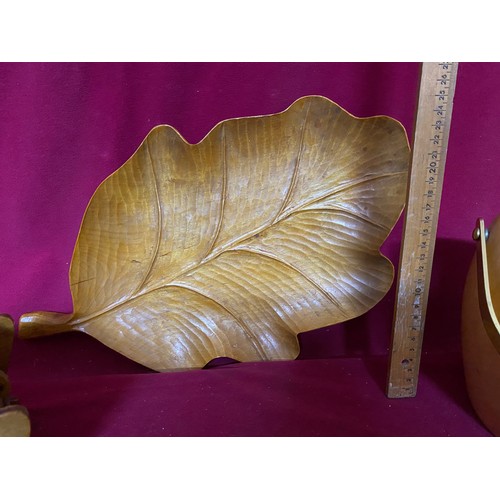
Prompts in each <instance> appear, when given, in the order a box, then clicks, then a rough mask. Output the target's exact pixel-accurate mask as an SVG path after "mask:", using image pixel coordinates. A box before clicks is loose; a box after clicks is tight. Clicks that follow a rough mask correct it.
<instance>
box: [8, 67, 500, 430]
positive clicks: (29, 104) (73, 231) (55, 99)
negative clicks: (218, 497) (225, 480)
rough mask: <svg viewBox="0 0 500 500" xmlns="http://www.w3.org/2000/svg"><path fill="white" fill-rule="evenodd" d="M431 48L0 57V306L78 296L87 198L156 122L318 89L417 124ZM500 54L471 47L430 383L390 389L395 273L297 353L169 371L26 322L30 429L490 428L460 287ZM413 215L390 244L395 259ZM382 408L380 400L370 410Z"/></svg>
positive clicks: (268, 109)
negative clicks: (111, 58)
mask: <svg viewBox="0 0 500 500" xmlns="http://www.w3.org/2000/svg"><path fill="white" fill-rule="evenodd" d="M418 77H419V65H418V64H417V63H349V64H348V63H126V64H122V63H85V64H84V63H74V64H73V63H57V64H56V63H36V64H30V63H20V64H13V63H3V64H0V117H1V120H0V175H1V182H2V203H0V231H1V234H2V242H1V245H0V312H3V313H8V314H10V315H11V316H13V317H14V319H15V320H16V321H17V319H18V317H19V316H20V315H21V314H22V313H24V312H30V311H35V310H54V311H60V312H70V310H71V297H70V293H69V285H68V277H67V275H68V270H69V263H70V260H71V254H72V250H73V246H74V242H75V239H76V237H77V233H78V229H79V224H80V221H81V217H82V215H83V213H84V210H85V207H86V205H87V203H88V201H89V199H90V197H91V195H92V194H93V192H94V190H95V189H96V188H97V186H98V185H99V183H100V182H101V181H102V180H104V179H105V178H106V177H107V176H108V175H109V174H110V173H112V172H113V171H114V170H116V169H117V168H118V167H119V166H120V165H122V164H123V163H124V162H125V161H126V160H127V159H128V158H129V157H130V156H131V154H132V153H133V152H134V151H135V149H136V148H137V147H138V145H139V144H140V142H141V141H142V139H143V138H144V137H145V135H146V134H147V133H148V131H149V130H150V129H151V128H152V127H154V126H155V125H158V124H162V123H166V124H170V125H172V126H174V127H175V128H177V130H179V132H180V133H181V134H182V135H183V136H184V137H185V138H186V139H187V140H188V141H189V142H198V141H200V140H201V139H202V138H203V137H204V136H205V135H206V134H207V133H208V131H209V130H210V129H211V128H212V127H213V126H214V125H215V124H216V123H218V122H219V121H221V120H224V119H227V118H232V117H239V116H250V115H257V114H268V113H275V112H279V111H282V110H284V109H285V108H287V107H288V106H289V105H290V104H291V103H292V102H293V101H294V100H296V99H297V98H299V97H302V96H304V95H310V94H320V95H323V96H326V97H328V98H330V99H332V100H333V101H335V102H337V103H338V104H340V105H341V106H342V107H344V108H345V109H347V110H348V111H349V112H351V113H352V114H354V115H356V116H371V115H377V114H386V115H390V116H392V117H394V118H396V119H398V120H400V121H401V122H402V123H403V125H404V126H405V127H406V129H407V131H408V134H409V136H411V133H412V127H413V119H414V111H415V104H416V97H417V90H418ZM499 85H500V65H499V64H496V63H461V65H460V68H459V78H458V83H457V93H456V98H455V107H454V116H453V124H452V130H451V137H450V144H449V153H448V162H447V167H446V175H445V187H444V193H443V200H442V208H441V217H440V223H439V230H438V241H437V245H436V255H435V260H434V270H433V274H432V284H431V285H432V286H431V292H430V303H429V310H428V316H427V325H426V327H427V328H426V334H425V339H424V357H423V364H422V375H421V380H420V385H419V392H418V396H417V398H414V399H411V400H398V401H394V400H392V401H391V400H388V399H387V398H385V396H384V393H383V390H384V389H383V388H384V384H385V376H386V368H387V367H386V365H387V353H388V350H389V347H390V346H389V344H390V330H391V322H392V314H393V305H394V293H395V292H394V287H393V288H392V289H391V291H390V292H389V294H388V295H387V297H386V298H384V299H383V301H382V302H381V303H379V304H378V305H377V306H376V307H375V308H374V309H372V310H371V311H369V312H368V313H367V314H366V315H364V316H363V317H361V318H358V319H355V320H352V321H349V322H347V323H345V324H342V325H337V326H334V327H330V328H326V329H323V330H322V331H318V332H309V333H305V334H303V335H301V336H300V341H301V345H302V352H301V355H300V358H299V361H294V362H286V363H282V362H280V363H250V364H247V365H245V364H231V365H227V366H215V367H212V368H210V369H207V370H199V371H196V372H186V373H175V374H155V373H152V372H150V371H149V370H147V369H145V368H143V367H141V366H139V365H136V364H135V363H133V362H131V361H129V360H127V359H125V358H122V357H121V356H120V355H118V354H117V353H114V352H113V351H110V350H109V349H108V348H106V347H105V346H103V345H101V344H100V343H99V342H97V341H95V340H94V339H92V338H90V337H87V336H85V335H84V334H77V333H72V334H66V335H61V336H57V337H52V338H46V339H39V340H36V341H19V340H17V339H16V342H15V345H14V351H13V355H12V363H11V368H10V376H11V379H12V383H13V386H14V392H15V395H16V396H17V397H19V398H20V399H21V402H22V403H23V404H25V405H26V406H27V407H28V409H29V410H30V413H31V416H32V422H33V434H34V435H77V436H78V435H153V436H161V435H199V436H202V435H488V434H489V433H488V432H487V431H486V430H485V429H484V427H482V425H481V423H480V422H479V421H478V420H477V418H476V417H475V416H474V414H473V411H472V409H471V407H470V404H469V402H468V399H467V395H466V392H465V386H464V382H463V372H462V368H461V360H460V301H461V293H462V289H463V284H464V280H465V274H466V271H467V268H468V266H469V263H470V260H471V258H472V255H473V251H474V246H473V244H472V241H471V238H470V234H471V231H472V229H473V227H474V224H475V220H476V218H477V217H484V218H485V219H486V222H487V223H489V222H491V221H492V219H493V217H494V216H496V215H497V214H498V213H500V198H499V196H498V193H499V188H500V179H499V176H498V174H497V169H498V166H497V165H498V162H499V160H500V141H498V140H497V136H498V131H499V130H500V99H499V95H500V94H499V91H498V88H499ZM401 226H402V225H401V222H400V223H398V225H397V226H396V228H395V230H394V231H393V233H392V234H391V236H390V237H389V239H388V240H387V242H386V243H385V244H384V252H385V254H386V255H387V256H388V257H389V258H390V259H391V260H392V261H393V263H394V264H395V266H396V267H397V262H398V255H399V245H400V236H401ZM367 415H368V416H367Z"/></svg>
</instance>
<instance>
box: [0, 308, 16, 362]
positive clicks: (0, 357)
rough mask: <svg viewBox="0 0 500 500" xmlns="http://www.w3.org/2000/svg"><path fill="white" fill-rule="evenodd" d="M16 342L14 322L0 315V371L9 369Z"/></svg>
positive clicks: (4, 315) (8, 317)
mask: <svg viewBox="0 0 500 500" xmlns="http://www.w3.org/2000/svg"><path fill="white" fill-rule="evenodd" d="M13 340H14V322H13V321H12V318H11V317H10V316H7V315H6V314H0V370H1V371H3V372H6V371H7V369H8V368H9V359H10V352H11V350H12V342H13Z"/></svg>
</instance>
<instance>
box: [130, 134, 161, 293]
mask: <svg viewBox="0 0 500 500" xmlns="http://www.w3.org/2000/svg"><path fill="white" fill-rule="evenodd" d="M145 144H146V150H147V152H148V157H149V165H150V167H151V173H152V178H153V186H154V197H155V207H156V211H157V215H158V227H157V230H156V242H155V248H154V251H153V254H152V255H151V260H150V262H149V266H148V269H147V271H146V273H145V274H144V278H143V279H142V280H141V282H140V283H139V284H138V285H137V286H136V287H135V289H134V291H133V292H131V293H130V295H129V298H131V297H133V296H134V295H136V294H137V293H138V292H140V291H141V289H142V288H143V287H144V284H145V283H146V282H147V280H148V278H149V277H150V276H151V273H152V272H153V269H154V266H155V264H156V260H157V259H158V253H159V251H160V246H161V240H162V235H163V208H162V202H161V198H160V191H159V187H158V175H157V173H156V169H155V165H154V162H153V157H152V156H151V151H150V149H149V144H148V141H147V140H146V142H145Z"/></svg>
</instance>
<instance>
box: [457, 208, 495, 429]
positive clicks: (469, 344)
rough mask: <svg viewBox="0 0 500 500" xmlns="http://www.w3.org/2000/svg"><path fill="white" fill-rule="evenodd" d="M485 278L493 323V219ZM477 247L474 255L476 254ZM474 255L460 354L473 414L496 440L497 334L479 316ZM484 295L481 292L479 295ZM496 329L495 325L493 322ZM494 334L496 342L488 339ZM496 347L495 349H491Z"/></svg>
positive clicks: (479, 281)
mask: <svg viewBox="0 0 500 500" xmlns="http://www.w3.org/2000/svg"><path fill="white" fill-rule="evenodd" d="M485 249H486V252H487V260H486V262H487V275H488V278H489V279H488V280H486V286H487V287H488V290H489V294H490V297H489V299H490V301H491V304H490V305H491V306H492V307H493V309H494V311H493V314H494V315H495V320H496V319H497V318H498V314H499V312H500V217H497V218H496V219H495V221H494V222H493V224H492V225H491V227H490V230H489V238H488V241H487V242H486V245H485ZM480 251H481V247H480V246H479V245H478V248H477V250H476V252H480ZM478 262H480V259H478V258H477V255H476V256H474V259H473V261H472V263H471V265H470V268H469V272H468V274H467V279H466V282H465V287H464V294H463V300H462V324H461V329H462V352H463V359H464V370H465V380H466V383H467V392H468V394H469V397H470V400H471V402H472V405H473V406H474V409H475V410H476V412H477V414H478V415H479V417H480V418H481V420H482V421H483V422H484V424H485V425H486V426H487V427H488V429H490V430H491V432H493V434H495V435H496V436H500V390H499V387H500V351H499V349H498V336H499V335H500V331H499V330H498V329H496V328H495V327H494V326H493V325H488V327H489V328H491V327H492V326H493V329H494V330H496V331H495V332H488V331H487V326H486V325H485V323H486V321H488V319H487V318H483V317H482V314H481V307H482V305H481V301H480V298H479V293H480V289H479V286H481V285H482V286H484V285H485V283H484V280H482V279H478V269H479V272H480V273H481V272H483V269H481V267H480V266H479V265H478ZM481 293H482V294H483V295H484V291H483V292H481ZM484 314H487V311H484ZM496 324H497V325H498V321H496ZM494 333H496V336H497V338H496V339H492V338H491V337H492V335H493V334H494ZM495 344H496V345H495Z"/></svg>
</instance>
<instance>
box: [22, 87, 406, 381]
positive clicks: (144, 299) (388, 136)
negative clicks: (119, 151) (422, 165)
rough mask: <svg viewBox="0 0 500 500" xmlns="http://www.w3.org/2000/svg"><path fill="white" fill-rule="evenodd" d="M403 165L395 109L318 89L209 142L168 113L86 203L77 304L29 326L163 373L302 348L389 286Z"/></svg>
mask: <svg viewBox="0 0 500 500" xmlns="http://www.w3.org/2000/svg"><path fill="white" fill-rule="evenodd" d="M408 163H409V146H408V140H407V136H406V133H405V130H404V128H403V127H402V125H401V124H400V123H399V122H397V121H395V120H393V119H391V118H389V117H385V116H378V117H371V118H356V117H354V116H352V115H350V114H349V113H347V112H346V111H345V110H343V109H342V108H340V107H339V106H338V105H336V104H335V103H333V102H332V101H330V100H329V99H326V98H324V97H320V96H309V97H304V98H301V99H299V100H297V101H296V102H295V103H293V104H292V105H291V106H290V107H289V108H288V109H287V110H285V111H284V112H282V113H277V114H274V115H268V116H258V117H250V118H239V119H232V120H227V121H223V122H221V123H219V124H218V125H216V126H215V127H214V128H213V129H212V131H211V132H210V133H209V134H208V135H207V136H206V137H205V138H204V139H203V141H201V142H200V143H198V144H188V143H187V142H186V141H185V140H184V139H183V138H182V137H181V136H180V135H179V133H178V132H177V131H176V130H175V129H173V128H172V127H170V126H166V125H162V126H158V127H156V128H154V129H153V130H152V131H151V132H150V133H149V134H148V136H147V137H146V139H145V140H144V141H143V143H142V144H141V146H140V147H139V148H138V150H137V151H136V152H135V153H134V155H133V156H132V157H131V158H130V159H129V160H128V161H127V162H126V163H125V164H124V165H123V166H122V167H121V168H120V169H118V170H117V171H116V172H115V173H114V174H112V175H111V176H110V177H109V178H107V179H106V180H105V181H104V182H103V183H102V184H101V185H100V186H99V188H98V189H97V190H96V192H95V194H94V196H93V197H92V199H91V201H90V204H89V206H88V207H87V211H86V213H85V216H84V219H83V222H82V226H81V229H80V234H79V236H78V241H77V243H76V247H75V250H74V254H73V259H72V262H71V270H70V286H71V292H72V296H73V305H74V312H73V313H72V314H57V313H47V312H41V313H32V314H27V315H24V316H23V317H22V318H21V321H20V331H19V334H20V336H21V337H35V336H41V335H48V334H52V333H58V332H63V331H68V330H80V331H83V332H87V333H88V334H90V335H92V336H93V337H95V338H97V339H99V340H100V341H101V342H103V343H104V344H106V345H108V346H109V347H111V348H113V349H115V350H116V351H118V352H120V353H122V354H124V355H125V356H128V357H129V358H131V359H133V360H135V361H137V362H139V363H142V364H144V365H146V366H148V367H150V368H152V369H154V370H158V371H165V370H172V369H180V368H193V367H202V366H204V365H205V364H206V363H207V362H209V361H210V360H212V359H214V358H217V357H229V358H233V359H236V360H240V361H248V360H273V359H292V358H295V357H296V356H297V355H298V352H299V344H298V340H297V334H298V333H300V332H303V331H307V330H312V329H316V328H320V327H324V326H327V325H331V324H334V323H337V322H341V321H345V320H348V319H350V318H353V317H355V316H358V315H360V314H362V313H364V312H365V311H367V310H368V309H369V308H371V307H372V306H373V305H375V303H377V302H378V301H379V300H380V299H381V298H382V297H383V296H384V294H385V293H386V292H387V291H388V289H389V287H390V285H391V282H392V279H393V273H394V270H393V266H392V264H391V263H390V261H389V260H388V259H386V258H385V257H383V256H382V255H381V253H380V245H381V244H382V243H383V241H384V240H385V238H386V237H387V235H388V234H389V232H390V230H391V229H392V227H393V226H394V224H395V222H396V220H397V218H398V217H399V215H400V213H401V211H402V208H403V204H404V200H405V193H406V182H407V173H408Z"/></svg>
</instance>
